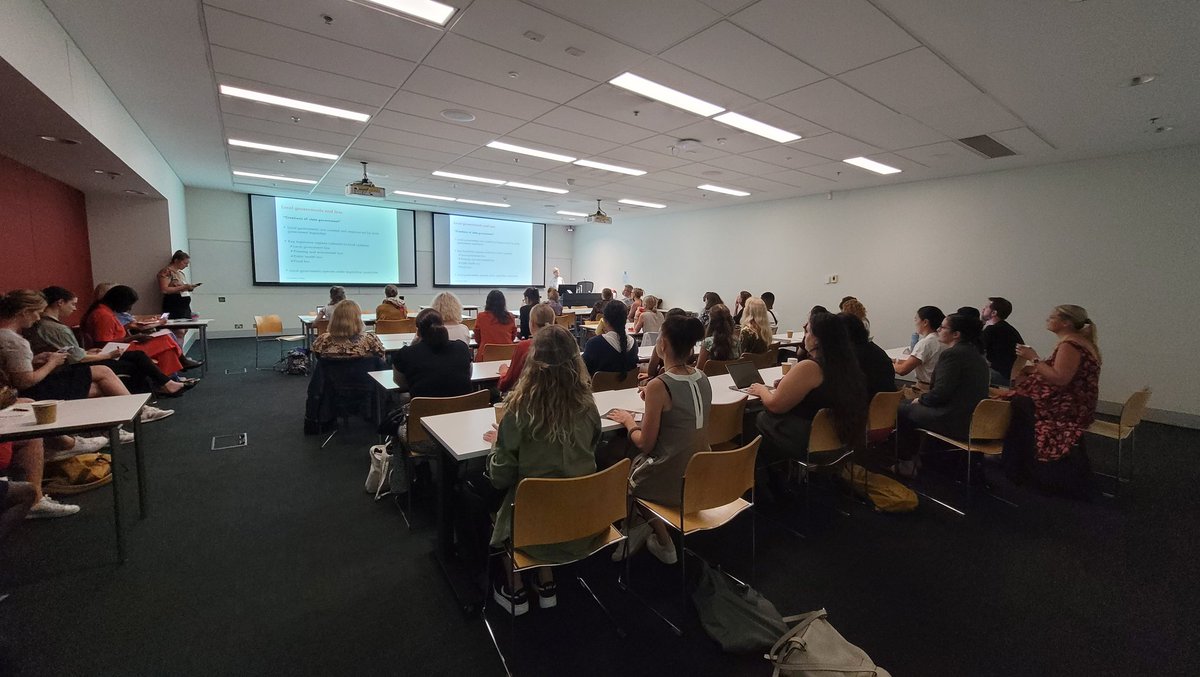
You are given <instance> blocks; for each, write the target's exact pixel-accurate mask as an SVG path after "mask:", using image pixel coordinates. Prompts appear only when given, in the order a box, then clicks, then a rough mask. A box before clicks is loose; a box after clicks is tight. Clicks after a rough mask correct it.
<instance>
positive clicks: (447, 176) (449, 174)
mask: <svg viewBox="0 0 1200 677" xmlns="http://www.w3.org/2000/svg"><path fill="white" fill-rule="evenodd" d="M433 175H434V176H440V177H442V178H443V179H459V180H461V181H475V182H477V183H487V184H490V185H493V186H503V185H504V182H503V181H501V180H500V179H488V178H484V177H482V176H471V175H469V174H454V173H452V172H434V173H433Z"/></svg>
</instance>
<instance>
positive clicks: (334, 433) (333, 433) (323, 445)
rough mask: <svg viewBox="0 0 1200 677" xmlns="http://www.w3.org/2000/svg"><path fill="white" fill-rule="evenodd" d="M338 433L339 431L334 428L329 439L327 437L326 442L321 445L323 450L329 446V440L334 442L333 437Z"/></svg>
mask: <svg viewBox="0 0 1200 677" xmlns="http://www.w3.org/2000/svg"><path fill="white" fill-rule="evenodd" d="M337 433H338V431H337V429H336V428H334V430H333V432H331V433H329V437H326V438H325V441H324V442H322V443H321V448H322V449H324V448H325V445H326V444H329V440H332V439H333V436H334V435H336V434H337Z"/></svg>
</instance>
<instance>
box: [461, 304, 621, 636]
mask: <svg viewBox="0 0 1200 677" xmlns="http://www.w3.org/2000/svg"><path fill="white" fill-rule="evenodd" d="M484 439H486V440H488V441H491V442H494V444H493V446H492V452H491V454H490V455H489V456H488V463H487V465H488V476H489V477H490V478H491V483H492V486H494V487H495V488H496V489H499V490H502V491H505V495H504V499H503V502H502V503H501V504H500V507H499V510H498V512H497V515H496V527H495V529H494V530H493V531H492V546H493V547H501V546H503V545H504V543H505V541H507V540H508V539H509V537H510V536H511V535H512V503H513V498H514V496H515V495H516V490H517V485H518V484H520V482H521V480H523V479H525V478H526V477H579V476H581V475H588V474H591V473H594V472H596V455H595V454H596V446H597V445H598V444H599V442H600V414H599V413H598V412H597V411H596V403H595V400H593V399H592V390H591V381H590V379H589V378H588V373H587V369H586V368H585V367H584V365H583V360H581V359H580V358H579V346H578V344H577V343H575V337H573V336H571V333H570V332H568V331H567V330H566V329H564V328H562V327H560V326H558V325H550V326H547V327H543V328H542V329H539V330H538V332H537V333H536V334H535V335H534V337H533V349H532V351H531V352H530V354H529V357H528V358H527V359H526V360H525V367H524V369H523V370H522V372H521V377H520V380H518V381H517V386H516V387H515V388H513V390H512V392H511V393H509V395H508V397H507V398H506V400H505V413H504V418H503V419H502V420H501V422H500V424H499V426H498V428H497V429H496V430H493V431H491V432H489V433H488V434H487V435H485V436H484ZM601 536H603V534H596V535H595V536H588V537H585V538H581V539H577V540H575V541H570V542H567V543H555V544H549V545H538V546H536V547H530V548H527V549H526V550H525V552H526V554H528V555H529V556H530V557H533V558H535V559H539V560H542V561H547V562H567V561H571V560H574V559H578V558H579V557H581V556H583V555H586V554H587V553H589V552H591V551H592V550H593V549H594V547H593V546H594V543H595V542H596V541H597V537H601ZM536 592H537V598H538V606H540V607H541V608H543V609H547V608H550V607H552V606H554V605H555V604H557V597H556V596H555V587H554V578H553V575H552V574H551V570H550V568H549V567H544V568H540V569H538V576H537V584H536ZM492 596H493V598H494V599H495V600H496V602H497V603H498V604H499V605H500V606H501V607H503V608H504V609H505V610H507V611H508V612H509V613H511V614H513V615H516V616H519V615H521V614H523V613H525V612H526V611H528V610H529V597H528V594H527V593H526V591H525V586H524V583H523V582H522V581H521V578H520V576H514V577H512V579H511V580H508V581H506V582H505V584H503V585H496V586H494V589H493V591H492Z"/></svg>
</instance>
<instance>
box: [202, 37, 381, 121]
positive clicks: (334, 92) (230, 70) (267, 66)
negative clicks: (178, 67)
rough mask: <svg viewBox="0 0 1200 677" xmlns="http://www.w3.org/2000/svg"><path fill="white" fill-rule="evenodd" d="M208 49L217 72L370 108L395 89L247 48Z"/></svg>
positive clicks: (221, 79)
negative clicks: (279, 58)
mask: <svg viewBox="0 0 1200 677" xmlns="http://www.w3.org/2000/svg"><path fill="white" fill-rule="evenodd" d="M211 52H212V60H213V70H215V71H216V72H217V73H218V74H225V75H231V76H234V77H237V78H242V79H244V80H250V81H255V82H263V83H268V84H271V85H274V86H276V87H282V88H287V89H293V90H297V91H304V92H320V93H321V94H323V95H325V96H328V97H332V98H335V99H341V100H343V101H353V102H355V103H358V104H363V105H364V106H371V107H373V108H379V107H380V106H382V105H383V104H384V102H385V101H387V100H388V97H390V96H391V95H392V92H394V91H395V88H394V87H387V86H384V85H377V84H375V83H373V82H367V81H366V80H356V79H354V78H349V77H346V76H345V75H337V74H334V73H326V72H325V71H319V70H314V69H312V68H306V67H304V66H297V65H296V64H292V63H287V62H286V61H277V60H275V59H268V58H267V57H265V56H258V55H257V54H250V53H248V52H239V51H237V50H233V49H226V48H224V47H216V46H214V47H212V50H211ZM217 80H218V81H220V82H224V79H223V78H220V77H218V78H217Z"/></svg>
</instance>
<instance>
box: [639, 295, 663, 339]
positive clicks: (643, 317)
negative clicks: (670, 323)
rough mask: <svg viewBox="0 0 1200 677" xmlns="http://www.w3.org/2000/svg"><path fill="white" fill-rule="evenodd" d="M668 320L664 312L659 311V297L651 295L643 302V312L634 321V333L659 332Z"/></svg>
mask: <svg viewBox="0 0 1200 677" xmlns="http://www.w3.org/2000/svg"><path fill="white" fill-rule="evenodd" d="M666 319H667V318H666V316H665V315H663V312H662V311H661V310H659V309H658V297H657V296H654V295H653V294H651V295H649V296H647V297H646V298H645V299H644V300H643V301H642V312H641V313H640V314H639V315H638V317H637V319H636V320H634V321H633V333H635V334H640V333H642V332H644V331H658V330H659V329H661V328H662V325H663V321H664V320H666Z"/></svg>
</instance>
